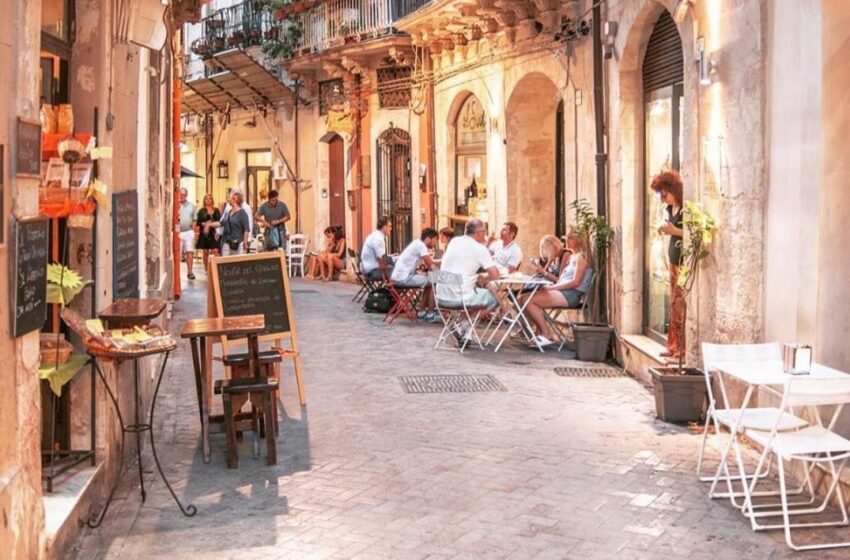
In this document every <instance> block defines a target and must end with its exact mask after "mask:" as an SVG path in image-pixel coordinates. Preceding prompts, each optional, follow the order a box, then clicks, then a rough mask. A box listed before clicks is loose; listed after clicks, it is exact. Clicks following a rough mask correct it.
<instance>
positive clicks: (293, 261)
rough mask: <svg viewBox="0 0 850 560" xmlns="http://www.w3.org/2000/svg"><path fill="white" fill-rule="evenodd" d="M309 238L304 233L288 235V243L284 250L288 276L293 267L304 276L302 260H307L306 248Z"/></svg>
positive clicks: (290, 275) (290, 274)
mask: <svg viewBox="0 0 850 560" xmlns="http://www.w3.org/2000/svg"><path fill="white" fill-rule="evenodd" d="M309 245H310V238H309V236H307V235H306V234H303V233H296V234H293V235H290V236H289V245H288V247H287V250H286V262H287V263H289V277H290V278H292V272H293V270H294V269H298V270H299V271H300V272H301V276H304V261H306V260H307V248H308V246H309Z"/></svg>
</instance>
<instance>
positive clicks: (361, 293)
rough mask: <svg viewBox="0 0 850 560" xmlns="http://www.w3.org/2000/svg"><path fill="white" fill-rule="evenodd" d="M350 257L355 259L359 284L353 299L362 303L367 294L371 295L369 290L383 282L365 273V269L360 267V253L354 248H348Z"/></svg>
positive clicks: (356, 276)
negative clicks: (368, 276)
mask: <svg viewBox="0 0 850 560" xmlns="http://www.w3.org/2000/svg"><path fill="white" fill-rule="evenodd" d="M348 258H349V259H352V260H353V261H354V279H355V280H356V281H357V285H358V286H359V289H358V290H357V293H356V294H354V297H353V298H351V301H353V302H356V303H360V302H361V301H363V299H364V298H365V297H366V296H367V295H369V292H372V291H374V290H376V289H378V288H379V287H381V284H382V282H381V281H378V280H372V279H370V278H367V277H366V275H365V274H363V271H362V270H361V268H360V253H358V252H357V251H355V250H354V249H348Z"/></svg>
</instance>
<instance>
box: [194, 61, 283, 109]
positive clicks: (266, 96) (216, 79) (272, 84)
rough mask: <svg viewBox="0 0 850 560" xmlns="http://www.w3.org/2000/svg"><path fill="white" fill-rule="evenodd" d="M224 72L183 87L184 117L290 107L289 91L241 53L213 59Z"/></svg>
mask: <svg viewBox="0 0 850 560" xmlns="http://www.w3.org/2000/svg"><path fill="white" fill-rule="evenodd" d="M213 59H214V60H215V61H216V62H217V63H218V65H219V66H220V67H221V68H223V70H222V71H221V72H218V73H216V74H212V75H210V76H207V77H204V78H199V79H197V80H190V81H187V82H185V83H184V86H185V87H184V88H183V95H182V97H181V105H182V107H183V112H184V113H200V114H204V113H211V112H224V111H226V110H227V109H228V107H229V108H231V109H252V108H254V107H264V106H274V105H280V104H289V103H293V102H294V101H293V100H294V94H293V93H292V91H291V90H290V89H289V88H288V87H287V86H286V85H284V84H283V82H281V81H280V80H279V79H278V78H277V76H275V75H274V74H272V73H271V72H269V70H268V69H266V68H265V67H264V66H263V65H262V64H260V63H259V62H257V61H256V60H254V59H253V58H251V56H250V55H249V54H248V53H247V52H245V51H244V50H242V49H231V50H227V51H223V52H220V53H217V54H215V55H213Z"/></svg>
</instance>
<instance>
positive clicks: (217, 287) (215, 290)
mask: <svg viewBox="0 0 850 560" xmlns="http://www.w3.org/2000/svg"><path fill="white" fill-rule="evenodd" d="M277 259H279V264H280V271H281V284H282V286H283V294H281V295H282V297H283V299H282V300H277V302H276V301H268V300H266V301H264V303H265V305H259V304H258V305H257V306H256V308H255V309H250V310H245V311H244V312H243V311H240V312H239V313H238V314H239V315H251V314H262V315H266V316H267V324H269V325H271V327H270V328H272V329H273V328H274V325H273V324H272V323H270V322H269V320H268V317H269V314H268V310H269V307H270V306H273V305H275V303H278V304H280V303H282V304H283V305H285V313H286V317H287V323H288V325H289V328H288V329H287V330H272V331H270V332H266V333H265V334H262V335H260V337H259V340H260V341H268V340H270V341H273V343H274V346H273V347H272V348H273V349H274V350H277V351H279V352H280V354H281V356H282V357H283V358H291V359H292V361H293V366H294V368H295V382H296V384H297V387H298V400H299V402H300V403H301V406H304V405H306V404H307V397H306V394H305V391H304V378H303V376H302V373H301V354H300V353H299V350H298V336H297V333H296V328H295V317H294V314H293V311H292V295H291V292H290V287H289V277H288V270H289V269H288V268H287V266H286V257H285V255H284V254H283V252H267V253H253V254H249V255H237V256H231V257H213V260H211V262H210V271H209V272H210V281H211V284H210V288H209V290H208V291H207V316H208V317H211V318H212V317H225V316H232V315H233V313H229V314H228V313H226V310H225V304H224V301H223V299H222V294H221V284H220V275H219V268H218V267H219V266H223V265H227V264H232V263H251V262H256V261H266V262H275V261H277ZM276 311H277V312H278V313H280V311H281V310H280V309H279V308H278V309H277V310H276ZM272 312H274V310H273V311H272ZM287 341H288V343H289V344H288V346H284V343H285V342H287ZM218 343H219V344H221V346H222V355H227V354H229V353H230V348H231V346H232V345H241V344H246V340H245V339H235V340H233V339H231V340H228V339H227V337H221V338H220V339H219V341H218ZM214 344H216V341H213V343H212V344H210V345H208V346H207V352H208V353H209V354H210V356H208V358H211V357H212V356H211V354H212V346H213V345H214ZM211 363H212V360H211V359H207V364H211ZM279 367H280V366H279V364H275V373H276V375H277V376H278V378H280V370H279ZM208 369H210V371H207V372H205V376H206V377H207V381H208V383H209V386H212V370H211V366H208ZM229 369H230V368H225V375H226V376H227V377H228V378H230V377H231V372H230V371H228V370H229ZM210 398H211V397H210ZM210 404H211V403H210Z"/></svg>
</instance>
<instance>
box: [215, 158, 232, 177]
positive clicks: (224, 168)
mask: <svg viewBox="0 0 850 560" xmlns="http://www.w3.org/2000/svg"><path fill="white" fill-rule="evenodd" d="M218 178H219V179H229V178H230V168H229V166H228V164H227V162H226V161H225V160H223V159H220V160H218Z"/></svg>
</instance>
